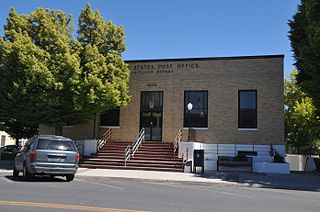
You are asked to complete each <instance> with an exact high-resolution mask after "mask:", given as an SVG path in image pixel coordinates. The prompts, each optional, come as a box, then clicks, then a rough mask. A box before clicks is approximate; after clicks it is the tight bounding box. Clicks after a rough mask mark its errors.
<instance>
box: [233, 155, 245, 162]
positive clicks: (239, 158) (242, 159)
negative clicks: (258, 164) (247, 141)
mask: <svg viewBox="0 0 320 212" xmlns="http://www.w3.org/2000/svg"><path fill="white" fill-rule="evenodd" d="M234 160H235V161H248V158H247V156H246V155H243V154H240V155H237V156H236V157H235V158H234Z"/></svg>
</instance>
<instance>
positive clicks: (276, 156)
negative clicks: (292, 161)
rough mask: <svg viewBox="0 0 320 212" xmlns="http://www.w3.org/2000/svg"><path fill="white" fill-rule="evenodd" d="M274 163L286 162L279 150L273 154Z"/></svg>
mask: <svg viewBox="0 0 320 212" xmlns="http://www.w3.org/2000/svg"><path fill="white" fill-rule="evenodd" d="M273 162H274V163H284V157H283V156H282V155H280V154H279V153H278V152H277V151H275V153H274V156H273Z"/></svg>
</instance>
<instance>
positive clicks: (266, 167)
mask: <svg viewBox="0 0 320 212" xmlns="http://www.w3.org/2000/svg"><path fill="white" fill-rule="evenodd" d="M252 166H253V167H252V168H253V172H257V173H275V174H290V164H289V163H272V162H271V163H270V162H253V164H252Z"/></svg>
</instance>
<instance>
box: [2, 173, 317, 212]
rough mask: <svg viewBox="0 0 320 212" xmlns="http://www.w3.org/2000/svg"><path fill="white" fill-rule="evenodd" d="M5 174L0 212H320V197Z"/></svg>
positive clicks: (293, 192) (305, 193) (195, 185)
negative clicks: (27, 177)
mask: <svg viewBox="0 0 320 212" xmlns="http://www.w3.org/2000/svg"><path fill="white" fill-rule="evenodd" d="M21 178H22V177H21V176H20V177H15V178H14V177H12V175H11V173H9V172H7V173H5V172H2V173H0V188H1V189H0V211H6V212H7V211H9V212H10V211H15V212H20V211H21V212H22V211H23V212H25V211H30V212H31V211H36V212H37V211H44V212H47V211H48V212H52V211H54V212H55V211H68V212H71V211H164V212H171V211H172V212H178V211H184V212H191V211H210V212H211V211H213V212H215V211H219V212H227V211H240V212H242V211H243V212H256V211H259V212H268V211H285V212H288V211H290V212H300V211H304V212H308V211H314V212H318V211H320V204H319V202H320V192H313V191H299V190H298V191H297V190H283V189H273V188H270V189H265V188H252V187H250V188H249V187H239V186H228V185H226V184H221V183H190V182H178V181H155V180H142V179H128V178H108V177H93V176H83V175H77V177H76V178H75V180H74V181H72V182H66V181H65V179H64V178H62V177H55V178H51V177H34V178H33V179H32V180H30V181H22V179H21Z"/></svg>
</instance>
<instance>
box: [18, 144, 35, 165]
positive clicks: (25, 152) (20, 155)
mask: <svg viewBox="0 0 320 212" xmlns="http://www.w3.org/2000/svg"><path fill="white" fill-rule="evenodd" d="M34 140H35V138H31V139H29V140H28V141H27V142H26V143H25V145H24V146H23V147H22V148H21V150H20V151H19V152H18V154H17V155H16V157H15V159H14V165H15V168H16V170H17V171H22V170H23V162H24V161H25V159H26V157H27V156H28V152H29V150H30V148H31V145H32V143H33V142H34Z"/></svg>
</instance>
